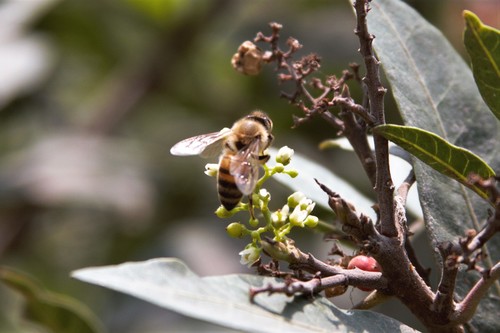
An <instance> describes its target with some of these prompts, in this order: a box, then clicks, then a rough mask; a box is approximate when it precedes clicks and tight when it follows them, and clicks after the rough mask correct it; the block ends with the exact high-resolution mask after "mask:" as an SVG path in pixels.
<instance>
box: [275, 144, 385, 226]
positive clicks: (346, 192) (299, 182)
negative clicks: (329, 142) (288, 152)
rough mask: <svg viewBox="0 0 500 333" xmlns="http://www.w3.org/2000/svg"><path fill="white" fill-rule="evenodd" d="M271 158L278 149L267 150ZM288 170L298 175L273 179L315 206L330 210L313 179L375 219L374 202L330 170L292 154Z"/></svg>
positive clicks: (323, 193)
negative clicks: (303, 195) (312, 202)
mask: <svg viewBox="0 0 500 333" xmlns="http://www.w3.org/2000/svg"><path fill="white" fill-rule="evenodd" d="M269 153H270V154H271V156H273V157H274V156H276V154H277V153H278V149H276V148H269ZM288 167H289V168H293V169H296V170H297V171H298V172H299V174H298V176H297V177H295V178H293V179H291V178H290V177H289V176H288V175H285V174H277V175H275V176H273V179H275V180H277V181H278V182H280V183H282V184H283V185H285V186H287V187H289V188H291V189H292V190H294V191H300V192H303V193H304V194H305V195H306V196H307V197H308V198H310V199H312V200H314V201H315V202H316V203H317V204H319V205H321V206H323V207H325V208H327V209H330V206H329V205H328V196H326V195H325V192H323V190H322V189H321V188H320V187H319V186H318V184H317V183H316V181H315V180H314V179H317V180H318V181H319V182H320V183H323V184H325V185H327V186H328V187H330V188H331V189H332V190H333V191H335V192H337V193H339V195H340V196H342V197H343V198H345V199H346V200H347V201H349V202H352V203H353V204H354V205H355V207H356V209H357V210H359V211H361V212H363V213H364V214H366V215H367V216H370V217H371V218H372V219H375V218H376V215H375V212H374V211H373V209H372V206H373V204H374V202H373V201H372V200H370V199H368V198H367V197H366V196H365V195H363V194H362V193H361V192H360V191H358V190H357V189H356V188H355V187H354V186H352V185H351V184H350V183H348V182H346V181H345V180H343V179H342V178H341V177H339V176H337V175H336V174H335V173H333V172H332V171H331V170H329V169H327V168H325V167H324V166H322V165H320V164H319V163H317V162H315V161H313V160H311V159H310V158H307V157H305V156H303V155H301V154H300V153H297V152H296V153H294V155H293V157H292V160H291V163H290V165H289V166H288Z"/></svg>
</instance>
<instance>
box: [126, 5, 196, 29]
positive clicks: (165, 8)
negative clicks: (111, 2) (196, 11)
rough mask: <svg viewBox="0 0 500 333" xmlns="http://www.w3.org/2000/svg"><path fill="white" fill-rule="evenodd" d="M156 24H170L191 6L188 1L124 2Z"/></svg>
mask: <svg viewBox="0 0 500 333" xmlns="http://www.w3.org/2000/svg"><path fill="white" fill-rule="evenodd" d="M124 1H125V2H126V3H129V4H130V5H131V6H133V7H134V8H136V9H137V10H138V11H140V12H142V13H144V14H145V15H146V16H147V17H149V18H151V19H153V20H154V21H155V22H157V23H161V24H165V23H172V21H175V20H176V19H178V18H179V17H180V16H181V15H182V14H183V13H185V12H186V11H187V9H188V8H189V7H190V5H191V4H192V3H191V1H190V0H154V1H144V0H124Z"/></svg>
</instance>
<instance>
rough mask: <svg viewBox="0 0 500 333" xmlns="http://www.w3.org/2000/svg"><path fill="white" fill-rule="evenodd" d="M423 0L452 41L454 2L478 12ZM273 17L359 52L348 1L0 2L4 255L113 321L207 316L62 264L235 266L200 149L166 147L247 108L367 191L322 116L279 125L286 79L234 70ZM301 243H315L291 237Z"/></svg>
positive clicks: (317, 39) (337, 53)
mask: <svg viewBox="0 0 500 333" xmlns="http://www.w3.org/2000/svg"><path fill="white" fill-rule="evenodd" d="M424 3H425V4H426V5H424ZM428 3H432V5H429V4H427V2H416V1H415V5H417V9H419V10H420V11H422V12H423V15H424V16H427V17H429V16H431V19H432V20H434V24H437V25H438V26H440V27H443V28H444V30H445V34H450V35H449V36H450V39H451V40H452V41H459V38H456V36H461V34H462V29H463V26H462V21H461V14H460V13H461V11H462V9H464V8H469V9H471V10H473V11H475V12H476V13H478V15H479V16H481V17H485V16H482V15H481V10H478V9H477V8H471V7H470V6H472V5H470V4H471V2H466V1H442V2H441V3H440V5H439V7H436V6H435V3H434V2H430V1H429V2H428ZM458 3H460V5H459V4H458ZM482 3H484V4H485V5H484V6H486V5H487V4H489V1H482ZM469 5H470V6H469ZM475 6H477V4H475ZM436 8H438V9H439V10H438V11H437V10H436ZM426 13H427V14H428V15H426ZM438 14H439V15H438ZM455 17H456V21H455V22H454V23H453V22H451V23H450V21H451V19H450V18H455ZM497 19H498V18H497ZM271 21H276V22H280V23H282V24H283V25H284V30H283V31H284V34H286V35H285V36H283V39H285V38H286V37H287V36H294V37H295V38H297V39H298V40H299V41H301V42H302V43H303V44H304V49H303V51H302V52H303V54H307V53H310V52H316V53H318V54H319V55H320V56H321V57H322V59H323V60H322V73H323V74H324V75H329V74H331V73H335V74H339V73H341V70H342V69H343V68H345V67H347V64H348V63H349V62H352V61H358V62H359V61H360V57H359V55H358V54H357V51H356V50H357V41H356V39H355V38H354V36H353V34H352V31H353V27H354V18H353V15H352V10H351V8H350V6H349V3H348V2H347V1H326V0H322V1H314V2H310V1H306V0H302V1H293V2H290V1H285V0H279V1H272V2H269V1H243V0H238V1H230V0H212V1H195V0H150V1H141V0H122V1H119V0H114V1H102V0H85V1H83V0H80V1H78V0H68V1H62V0H25V1H16V0H6V1H3V2H0V22H1V23H0V26H1V29H0V68H1V72H2V82H1V83H0V108H1V110H0V137H1V139H0V154H1V159H0V199H1V200H0V261H1V263H2V264H8V265H10V266H12V267H15V268H16V269H19V270H23V271H26V272H29V274H30V275H33V276H36V277H37V279H39V280H40V281H42V283H43V284H44V285H45V286H47V288H48V289H50V290H54V291H57V292H58V293H65V294H68V295H71V296H72V297H74V298H76V299H79V300H82V301H83V302H85V303H87V304H88V305H89V306H90V308H91V309H92V310H93V311H94V312H95V313H97V314H98V316H99V317H100V318H101V320H103V322H104V323H105V325H106V326H107V328H108V330H109V331H110V332H147V331H153V330H155V329H158V327H161V328H162V331H175V330H176V327H177V328H178V327H183V328H184V329H187V330H196V329H200V327H205V326H200V325H199V324H198V323H192V321H190V322H191V324H190V325H193V326H185V325H188V324H186V322H184V321H181V319H182V318H181V319H179V317H178V316H177V315H173V314H172V315H168V316H165V313H164V312H159V311H157V309H155V308H154V307H152V306H149V305H148V306H146V305H144V304H143V303H140V302H139V301H137V300H133V299H129V298H127V297H124V296H121V295H116V294H114V293H112V292H109V291H103V290H100V289H98V288H94V287H89V286H88V285H84V284H82V283H80V282H77V281H74V280H72V279H71V278H70V277H69V272H70V271H71V270H74V269H77V268H80V267H86V266H93V265H102V264H114V263H119V262H123V261H130V260H144V259H149V258H154V257H163V256H175V257H180V258H182V259H183V260H184V261H185V262H187V263H188V265H189V266H190V267H192V268H193V269H195V271H196V273H198V274H200V275H207V274H224V273H231V272H241V271H245V269H246V268H245V267H243V266H240V264H239V257H238V254H237V253H238V251H239V249H240V248H241V245H242V244H240V243H238V242H237V241H235V240H233V239H230V238H228V237H227V236H226V233H225V232H224V231H223V230H222V229H223V228H224V227H225V224H220V223H217V222H218V220H217V218H215V216H214V215H212V212H213V211H214V210H215V209H216V208H217V207H218V200H217V196H216V191H215V184H214V181H213V179H210V178H208V177H206V176H205V175H204V174H203V166H204V164H205V161H203V160H200V159H196V158H193V159H190V158H186V159H178V158H174V157H171V156H169V154H168V150H169V148H170V146H171V145H172V144H173V143H175V142H177V141H179V140H180V139H183V138H185V137H188V136H191V135H195V134H200V133H206V132H211V131H216V130H219V129H220V128H222V127H225V126H229V125H231V124H232V123H233V121H234V120H235V119H238V118H239V117H241V116H242V115H244V114H246V113H248V112H249V111H251V110H252V109H256V108H262V109H263V110H264V111H266V112H268V113H269V114H270V116H271V117H272V118H273V121H274V123H275V126H276V129H275V136H276V143H275V146H276V147H280V146H282V145H285V144H286V145H288V146H290V147H292V148H294V149H296V150H297V151H298V152H301V153H303V154H305V155H307V156H310V157H314V158H315V159H318V160H320V161H322V162H324V165H326V166H328V167H331V168H332V169H334V170H336V171H338V173H339V174H340V175H342V176H346V177H349V176H351V177H353V178H355V179H356V181H355V183H356V185H358V186H360V187H363V190H364V191H365V192H366V193H367V195H371V193H370V188H369V183H368V181H367V180H363V179H361V180H360V179H359V178H361V177H356V176H357V175H359V173H360V172H362V171H361V168H360V166H359V165H358V164H357V162H356V161H355V159H354V158H352V157H351V156H345V155H341V156H337V157H335V156H334V155H333V153H331V152H327V153H325V152H322V153H321V152H319V151H318V150H317V149H316V145H317V143H318V142H320V141H322V140H324V139H328V138H331V137H335V135H336V133H332V131H331V129H330V128H329V127H328V126H327V125H325V124H323V123H321V121H313V122H311V123H308V124H305V125H304V126H302V127H301V128H299V129H297V130H293V131H291V130H290V126H291V125H292V120H291V115H292V114H293V113H298V110H295V109H293V108H292V107H290V106H289V105H288V104H287V103H285V102H284V101H283V100H281V99H279V98H278V96H279V91H280V89H286V88H287V87H286V86H283V87H279V86H277V84H276V79H275V77H274V75H273V71H272V69H271V70H269V69H268V70H265V71H264V73H263V75H260V76H258V77H242V76H241V75H239V74H238V73H236V72H235V71H233V69H232V68H231V66H230V59H231V56H232V55H233V53H234V52H235V51H236V49H237V47H238V45H239V44H240V43H241V42H242V41H244V40H247V39H252V38H253V37H254V36H255V33H256V32H257V31H263V32H265V33H267V32H268V30H267V29H268V25H267V24H268V23H269V22H271ZM485 23H487V24H490V25H493V26H495V25H496V23H495V22H488V20H487V19H485ZM497 23H498V22H497ZM356 93H357V94H358V96H359V91H357V92H356V90H355V89H353V94H356ZM391 117H392V118H391ZM389 119H392V120H394V121H397V117H396V116H394V115H392V116H391V115H390V116H389ZM332 159H335V163H329V162H330V161H332ZM276 190H277V192H273V195H275V194H274V193H277V194H276V195H279V191H282V193H283V194H282V195H283V196H284V198H286V196H287V194H288V193H287V192H285V191H283V188H282V187H280V186H279V185H276ZM275 202H276V204H279V202H280V201H279V200H275ZM322 217H323V218H324V219H328V215H327V214H326V212H323V215H322ZM219 222H220V221H219ZM308 236H310V235H308ZM309 238H310V237H309ZM320 239H321V238H320V236H315V238H314V240H313V241H316V243H319V242H318V240H320ZM308 246H309V247H312V246H321V245H318V244H313V243H312V242H311V243H310V244H309V245H305V246H301V247H302V248H304V249H307V247H308ZM324 253H325V255H326V253H327V248H325V250H324ZM207 258H217V261H215V260H213V261H212V260H207ZM0 299H2V302H1V303H0V332H21V331H22V332H31V331H36V329H34V328H32V327H26V326H25V325H24V324H22V322H21V321H20V311H21V310H20V309H21V307H22V301H21V298H20V296H19V295H17V294H15V293H14V292H12V291H11V290H9V289H7V288H6V287H5V286H2V285H0ZM131 313H133V314H134V315H133V316H131V315H130V314H131ZM139 318H141V320H138V319H139Z"/></svg>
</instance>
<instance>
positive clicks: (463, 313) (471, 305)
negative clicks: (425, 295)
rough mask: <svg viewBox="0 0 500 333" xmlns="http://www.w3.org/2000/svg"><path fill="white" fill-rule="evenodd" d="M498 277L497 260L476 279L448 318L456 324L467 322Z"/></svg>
mask: <svg viewBox="0 0 500 333" xmlns="http://www.w3.org/2000/svg"><path fill="white" fill-rule="evenodd" d="M499 279H500V262H497V263H496V264H495V265H494V266H493V267H492V268H491V269H490V270H488V272H486V273H485V274H483V277H482V278H481V279H479V281H477V283H476V284H475V285H474V287H473V288H472V289H471V290H470V291H469V293H468V294H467V296H466V297H465V298H464V299H463V300H462V301H461V302H460V303H458V304H457V305H456V307H455V311H454V313H453V315H452V316H451V318H450V320H451V321H452V322H455V323H457V324H462V323H466V322H468V321H469V320H470V319H471V318H472V317H473V316H474V313H475V312H476V309H477V306H478V305H479V302H480V301H481V300H482V299H483V298H484V297H485V296H486V294H487V293H488V289H489V288H490V287H491V286H492V285H493V284H494V283H495V282H496V281H497V280H499Z"/></svg>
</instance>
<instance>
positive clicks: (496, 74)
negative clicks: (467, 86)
mask: <svg viewBox="0 0 500 333" xmlns="http://www.w3.org/2000/svg"><path fill="white" fill-rule="evenodd" d="M464 18H465V23H466V26H465V32H464V44H465V48H466V49H467V52H468V53H469V57H470V59H471V62H472V72H473V74H474V79H476V83H477V86H478V88H479V92H480V93H481V95H482V96H483V99H484V101H485V102H486V104H488V106H489V107H490V109H491V111H493V114H494V115H495V116H496V117H497V118H498V119H500V31H498V30H497V29H495V28H492V27H489V26H487V25H484V24H483V23H482V22H481V21H480V20H479V18H478V17H477V16H476V15H475V14H474V13H472V12H470V11H468V10H466V11H464Z"/></svg>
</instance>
